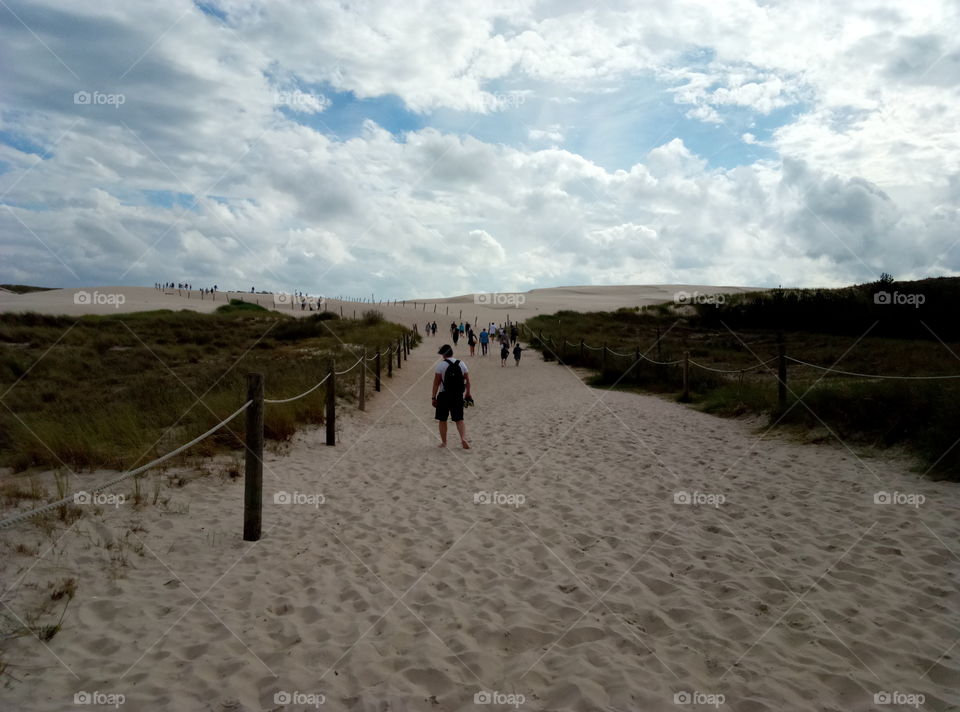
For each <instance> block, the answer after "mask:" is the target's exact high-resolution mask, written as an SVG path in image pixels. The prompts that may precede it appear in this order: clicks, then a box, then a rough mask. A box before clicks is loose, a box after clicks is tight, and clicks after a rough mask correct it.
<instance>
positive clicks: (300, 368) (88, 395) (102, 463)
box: [0, 302, 406, 471]
mask: <svg viewBox="0 0 960 712" xmlns="http://www.w3.org/2000/svg"><path fill="white" fill-rule="evenodd" d="M334 316H335V315H334ZM330 317H331V315H329V314H320V315H315V316H313V317H309V318H305V319H296V318H293V317H290V316H286V315H283V314H279V313H277V312H271V311H268V310H266V309H263V308H261V307H257V306H256V305H251V304H249V303H244V302H239V303H231V304H229V305H224V306H223V307H221V308H220V309H219V310H218V311H217V312H216V313H214V314H200V313H197V312H192V311H186V310H184V311H178V312H174V311H169V310H161V311H153V312H140V313H135V314H120V315H108V316H85V317H81V318H79V319H76V318H70V317H56V316H46V315H39V314H0V393H6V395H5V396H4V398H3V402H4V404H5V405H6V406H7V408H2V409H0V466H8V467H12V468H13V469H14V470H15V471H21V470H25V469H28V468H33V467H41V468H50V467H62V466H66V467H69V468H72V469H88V468H99V467H108V468H117V469H125V468H131V467H135V466H137V465H139V464H143V463H145V462H147V461H149V460H151V459H153V458H154V457H156V456H158V455H160V454H163V453H165V452H168V451H169V450H171V449H173V448H175V447H177V446H178V445H180V444H181V443H183V442H186V441H188V440H190V439H192V438H193V437H195V436H196V435H199V434H200V433H202V432H204V431H205V430H207V429H209V428H210V427H212V426H213V425H215V424H216V423H217V422H218V421H220V420H222V419H223V418H224V417H226V416H227V415H229V414H230V413H232V412H234V411H235V410H236V409H237V408H238V407H239V406H240V405H242V404H243V402H244V401H245V400H246V374H247V373H248V372H259V373H263V374H264V375H265V383H266V395H267V397H268V398H283V397H288V396H291V395H295V394H297V393H300V392H302V391H305V390H307V389H308V388H309V387H311V386H313V385H314V384H315V383H316V382H317V381H319V380H320V379H321V378H323V376H324V375H326V373H327V369H328V365H329V362H330V359H336V363H337V364H338V368H341V367H343V366H344V365H346V364H348V363H353V362H354V361H355V360H356V358H357V356H356V353H357V351H358V349H359V348H360V347H363V346H365V347H366V348H367V349H368V352H369V353H372V352H375V351H376V350H377V349H378V348H385V347H387V346H388V345H390V344H394V343H396V340H397V338H398V337H399V336H400V335H401V334H403V333H405V332H406V329H405V328H404V327H402V326H399V325H397V324H391V323H388V322H385V321H383V320H382V319H381V320H380V321H376V322H374V323H371V322H370V320H369V319H357V320H353V319H339V318H330ZM356 380H357V379H356V378H355V377H341V378H339V379H337V391H338V396H340V397H343V398H348V399H349V398H352V397H353V390H354V389H355V388H356ZM324 398H325V389H324V388H320V389H318V390H317V391H315V392H314V393H312V394H311V395H310V396H307V397H306V398H303V399H301V400H299V401H295V402H293V403H290V404H284V405H268V406H267V407H266V409H265V417H264V430H265V436H266V438H267V439H268V440H273V441H285V440H289V439H290V438H291V437H292V436H293V434H294V433H295V432H296V429H297V428H298V427H302V426H305V425H318V424H320V423H322V422H323V417H324ZM243 432H244V423H243V416H241V417H240V418H238V419H237V420H235V421H233V423H231V424H230V425H229V426H228V428H225V429H223V430H220V431H218V432H217V433H216V434H215V435H213V436H211V437H210V438H208V439H207V440H205V441H203V442H201V443H199V444H198V445H196V446H195V447H194V448H192V449H191V450H190V451H189V452H190V453H191V454H194V455H196V454H200V455H209V454H213V453H215V452H219V451H222V450H224V449H229V448H236V447H241V446H242V443H241V440H240V438H241V436H242V434H243Z"/></svg>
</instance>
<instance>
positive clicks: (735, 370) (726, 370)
mask: <svg viewBox="0 0 960 712" xmlns="http://www.w3.org/2000/svg"><path fill="white" fill-rule="evenodd" d="M776 360H777V357H776V356H774V357H773V358H771V359H768V360H766V361H763V362H762V363H758V364H757V365H756V366H748V367H747V368H711V367H710V366H704V365H703V364H702V363H697V362H696V361H694V360H693V359H690V365H691V366H696V367H697V368H702V369H703V370H704V371H713V372H714V373H747V372H748V371H752V370H753V369H755V368H760V367H762V366H766V365H767V364H769V363H773V362H774V361H776Z"/></svg>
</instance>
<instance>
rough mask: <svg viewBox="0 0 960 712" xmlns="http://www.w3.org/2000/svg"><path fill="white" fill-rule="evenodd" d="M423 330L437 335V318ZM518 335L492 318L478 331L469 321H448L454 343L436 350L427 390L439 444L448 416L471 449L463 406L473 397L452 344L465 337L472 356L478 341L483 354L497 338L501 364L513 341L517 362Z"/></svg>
mask: <svg viewBox="0 0 960 712" xmlns="http://www.w3.org/2000/svg"><path fill="white" fill-rule="evenodd" d="M423 333H424V334H425V335H426V334H430V335H433V336H436V335H437V322H435V321H428V322H427V323H426V326H425V327H424V330H423ZM519 336H520V330H519V329H518V328H517V325H516V324H510V325H507V324H496V323H494V322H491V323H490V324H489V325H488V326H485V327H484V328H483V329H481V330H480V333H479V334H478V333H476V331H474V328H473V326H472V325H471V324H468V323H466V324H465V323H464V322H460V323H459V324H457V323H456V322H451V323H450V338H451V339H452V340H453V346H451V345H450V344H444V345H443V346H441V347H440V350H439V351H437V353H438V354H439V355H440V361H438V362H437V365H436V367H435V369H434V376H433V389H432V392H431V394H430V403H431V405H433V407H434V409H435V410H436V415H435V417H436V420H437V424H438V427H439V430H440V447H446V446H447V420H448V419H450V420H452V421H453V422H454V425H455V426H456V428H457V434H458V435H459V436H460V444H461V446H462V447H463V448H464V449H465V450H469V449H470V443H469V442H468V441H467V431H466V426H465V425H464V422H463V411H464V408H465V407H468V406H471V405H473V397H472V396H471V394H470V369H469V367H468V366H467V364H466V363H465V362H464V361H462V360H460V359H457V358H454V355H453V349H454V346H456V345H457V344H458V343H459V342H460V339H466V341H467V346H468V347H469V348H470V355H471V356H475V355H476V348H477V344H480V356H481V357H483V356H486V355H487V354H488V353H489V350H490V345H491V343H496V342H499V343H500V366H501V367H504V366H506V365H507V360H508V359H509V357H510V350H511V349H510V347H511V345H512V346H513V358H514V360H515V361H516V365H517V366H519V365H520V355H521V354H522V353H523V351H524V349H523V348H522V347H521V346H520V343H519V341H518V338H519Z"/></svg>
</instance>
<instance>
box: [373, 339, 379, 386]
mask: <svg viewBox="0 0 960 712" xmlns="http://www.w3.org/2000/svg"><path fill="white" fill-rule="evenodd" d="M373 363H374V371H373V390H375V391H376V392H377V393H379V392H380V349H377V356H376V358H375V359H374V361H373Z"/></svg>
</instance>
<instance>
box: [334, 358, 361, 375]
mask: <svg viewBox="0 0 960 712" xmlns="http://www.w3.org/2000/svg"><path fill="white" fill-rule="evenodd" d="M362 362H363V356H361V357H360V358H358V359H357V360H356V363H354V364H353V365H352V366H351V367H350V368H348V369H346V370H345V371H334V373H336V374H337V375H338V376H343V375H345V374H347V373H350V371H352V370H353V369H355V368H356V367H357V366H358V365H359V364H360V363H362ZM328 375H329V374H328Z"/></svg>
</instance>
